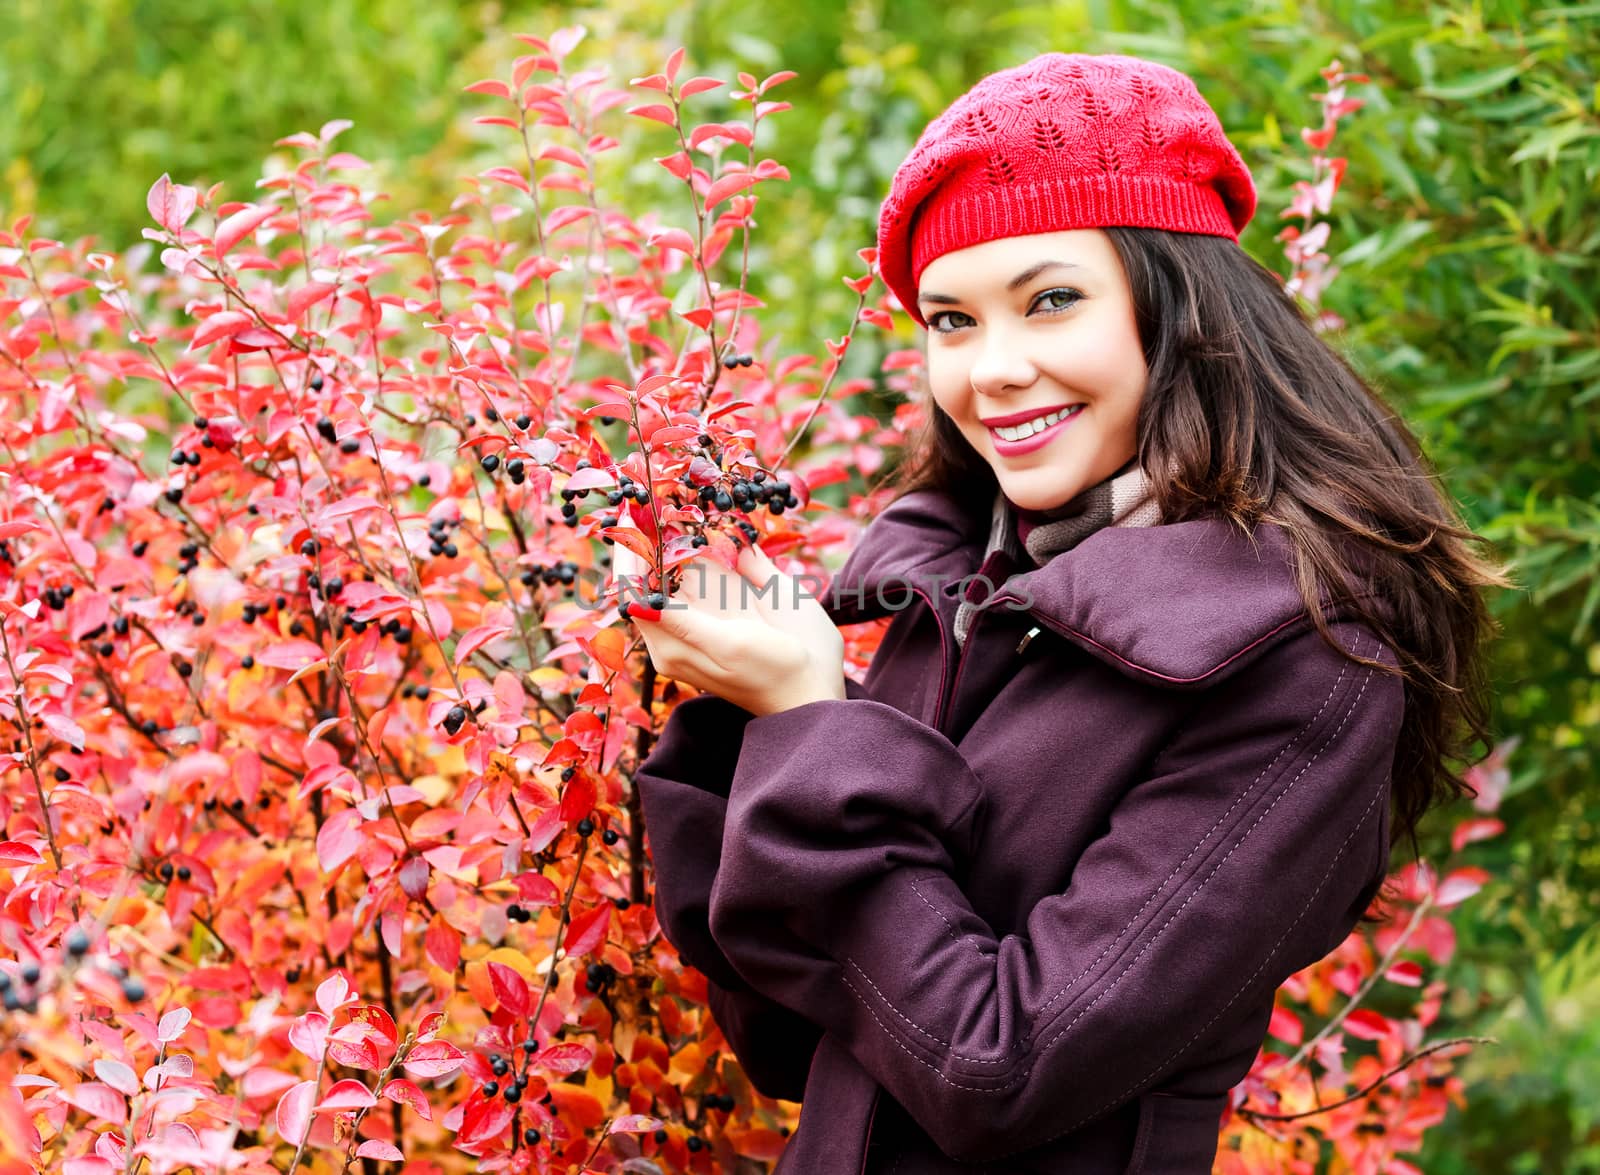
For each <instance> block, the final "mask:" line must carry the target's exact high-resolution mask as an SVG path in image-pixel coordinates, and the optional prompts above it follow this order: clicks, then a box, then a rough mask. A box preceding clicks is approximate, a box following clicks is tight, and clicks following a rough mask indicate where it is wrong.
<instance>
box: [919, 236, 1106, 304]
mask: <svg viewBox="0 0 1600 1175" xmlns="http://www.w3.org/2000/svg"><path fill="white" fill-rule="evenodd" d="M1119 268H1120V267H1119V264H1118V260H1117V255H1116V250H1115V248H1113V246H1112V244H1111V239H1110V238H1109V237H1108V236H1106V234H1105V233H1104V232H1102V231H1101V230H1099V229H1070V230H1064V231H1061V232H1050V233H1031V234H1027V235H1020V236H1011V237H997V238H996V239H994V240H992V241H983V242H981V243H979V244H976V245H969V246H968V247H966V248H964V249H956V250H952V251H951V252H949V253H944V254H941V255H940V256H938V257H936V258H934V259H933V260H932V261H930V262H929V263H928V266H927V268H926V269H924V270H923V271H922V275H921V278H920V279H919V281H918V283H917V289H918V295H919V297H924V298H925V297H927V296H928V295H929V294H952V293H954V292H955V291H956V289H957V288H959V289H962V290H973V291H976V290H980V289H982V290H989V289H993V290H995V291H996V292H999V293H1006V292H1009V291H1010V289H1011V288H1013V287H1015V286H1019V285H1022V284H1026V283H1027V282H1028V281H1030V280H1032V279H1033V278H1035V277H1044V276H1046V275H1049V276H1055V275H1056V274H1057V273H1059V274H1060V275H1062V276H1063V277H1066V276H1068V275H1071V276H1072V277H1073V278H1076V279H1082V280H1090V279H1093V278H1096V277H1107V276H1110V275H1111V273H1112V272H1114V271H1117V270H1118V269H1119Z"/></svg>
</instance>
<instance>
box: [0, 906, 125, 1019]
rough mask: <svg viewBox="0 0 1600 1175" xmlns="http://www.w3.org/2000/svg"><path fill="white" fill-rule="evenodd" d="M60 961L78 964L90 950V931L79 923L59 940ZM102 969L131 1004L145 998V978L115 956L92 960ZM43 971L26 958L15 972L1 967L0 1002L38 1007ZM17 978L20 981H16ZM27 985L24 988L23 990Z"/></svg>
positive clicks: (14, 1007)
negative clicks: (134, 973)
mask: <svg viewBox="0 0 1600 1175" xmlns="http://www.w3.org/2000/svg"><path fill="white" fill-rule="evenodd" d="M61 946H62V949H63V955H64V957H63V959H62V962H63V963H64V964H67V965H77V964H78V963H80V962H81V961H82V960H83V958H84V956H85V955H87V954H88V953H89V934H88V932H87V931H85V930H84V929H83V927H81V926H73V927H72V928H71V929H69V930H68V931H67V933H66V935H65V936H64V937H63V938H62V940H61ZM91 962H92V963H93V964H94V965H95V966H98V967H99V968H100V969H101V970H103V971H104V972H106V974H108V975H110V976H111V977H112V978H113V979H116V980H117V981H118V983H119V984H120V986H121V988H122V997H123V998H124V999H125V1000H127V1001H128V1002H129V1003H131V1004H136V1003H139V1002H140V1001H141V1000H143V999H144V998H145V995H146V991H145V986H144V980H142V979H140V978H139V977H138V976H137V975H129V974H128V969H127V968H126V967H124V966H123V965H122V964H121V963H118V962H115V961H114V960H99V959H97V960H91ZM44 977H45V976H44V971H43V969H42V968H41V967H40V966H39V964H38V963H36V962H33V961H31V960H30V961H28V962H26V963H23V964H22V965H21V966H20V967H19V968H17V972H16V975H15V976H13V975H12V973H11V972H10V971H7V970H4V969H0V1006H3V1007H4V1008H5V1010H6V1011H8V1012H16V1011H22V1012H25V1013H27V1014H29V1015H32V1014H33V1013H35V1012H37V1011H38V1010H39V994H40V981H41V980H42V979H44ZM19 981H20V982H19ZM24 989H26V990H24Z"/></svg>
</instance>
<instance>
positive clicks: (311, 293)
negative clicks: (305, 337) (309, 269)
mask: <svg viewBox="0 0 1600 1175" xmlns="http://www.w3.org/2000/svg"><path fill="white" fill-rule="evenodd" d="M338 288H339V287H338V286H336V285H334V284H333V283H332V282H307V283H306V284H305V285H303V286H301V287H300V288H298V289H297V290H295V292H294V293H292V294H290V295H289V320H290V321H291V322H299V321H300V319H301V318H302V317H303V316H304V315H305V312H306V311H307V310H309V309H311V307H313V306H315V305H316V304H317V303H318V302H320V301H322V300H323V299H324V298H327V297H331V296H332V294H333V292H334V291H335V290H337V289H338Z"/></svg>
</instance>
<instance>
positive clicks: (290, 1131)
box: [277, 1081, 317, 1146]
mask: <svg viewBox="0 0 1600 1175" xmlns="http://www.w3.org/2000/svg"><path fill="white" fill-rule="evenodd" d="M316 1097H317V1083H316V1082H315V1081H302V1082H300V1083H299V1084H298V1085H295V1086H292V1087H291V1088H290V1089H289V1091H288V1092H287V1093H285V1094H284V1095H283V1096H282V1097H281V1098H279V1099H278V1113H277V1120H278V1137H280V1138H282V1139H283V1140H284V1141H285V1142H288V1143H292V1144H294V1145H296V1146H298V1145H299V1143H300V1140H301V1139H302V1138H304V1137H305V1136H306V1127H307V1126H309V1125H310V1124H311V1105H312V1103H313V1102H314V1101H315V1100H316Z"/></svg>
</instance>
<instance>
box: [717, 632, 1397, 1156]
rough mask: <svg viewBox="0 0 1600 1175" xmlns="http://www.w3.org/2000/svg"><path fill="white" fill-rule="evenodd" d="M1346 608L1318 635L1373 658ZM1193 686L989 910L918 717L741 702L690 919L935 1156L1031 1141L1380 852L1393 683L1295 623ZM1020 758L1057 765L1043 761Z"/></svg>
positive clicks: (1242, 972) (1077, 1122) (1267, 973)
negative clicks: (1129, 778) (1261, 649)
mask: <svg viewBox="0 0 1600 1175" xmlns="http://www.w3.org/2000/svg"><path fill="white" fill-rule="evenodd" d="M1339 631H1340V629H1339V628H1338V627H1336V628H1335V632H1336V633H1337V632H1339ZM1354 631H1356V632H1359V633H1361V634H1362V635H1363V638H1364V639H1357V640H1356V641H1354V642H1352V641H1351V640H1349V639H1348V638H1347V639H1345V642H1344V643H1345V644H1346V647H1350V648H1352V650H1353V651H1354V652H1356V653H1358V654H1360V655H1364V656H1367V657H1369V658H1373V657H1376V658H1378V659H1380V660H1382V661H1383V662H1384V663H1386V664H1391V665H1392V664H1394V656H1393V654H1392V653H1391V652H1389V651H1388V650H1387V649H1384V650H1382V651H1381V652H1379V649H1380V646H1379V645H1378V642H1377V641H1376V640H1375V639H1374V638H1372V637H1371V636H1370V634H1366V632H1365V630H1362V629H1357V630H1354ZM1212 692H1213V694H1214V697H1213V699H1211V704H1210V705H1207V706H1205V707H1203V708H1202V709H1201V710H1200V711H1199V716H1198V717H1196V718H1195V719H1194V720H1193V721H1192V722H1191V723H1190V725H1188V727H1187V728H1186V729H1185V730H1184V731H1182V732H1180V733H1179V734H1178V735H1177V736H1176V737H1175V739H1174V740H1173V742H1172V744H1171V745H1170V746H1168V747H1167V749H1166V750H1165V751H1164V753H1163V754H1162V755H1161V756H1160V757H1159V758H1158V760H1157V764H1156V767H1155V768H1153V769H1152V770H1151V771H1150V772H1149V773H1148V774H1147V775H1146V776H1145V777H1143V778H1141V779H1140V780H1139V781H1138V782H1136V783H1135V784H1134V785H1133V786H1131V787H1130V788H1128V789H1127V790H1126V791H1125V793H1124V795H1123V798H1122V799H1121V801H1120V802H1119V804H1118V806H1117V807H1116V808H1115V809H1114V811H1113V812H1112V814H1111V817H1110V821H1109V825H1108V828H1107V830H1106V831H1105V833H1104V835H1103V836H1101V837H1099V838H1098V839H1097V840H1095V841H1093V842H1092V843H1091V844H1090V845H1089V847H1088V848H1087V849H1086V850H1085V851H1084V852H1083V854H1082V855H1081V857H1080V858H1079V860H1078V862H1077V864H1076V866H1075V867H1074V869H1073V871H1072V874H1071V878H1070V882H1069V883H1068V885H1067V887H1066V889H1065V890H1063V891H1062V892H1058V893H1052V894H1049V895H1048V896H1046V897H1044V898H1042V899H1041V900H1039V901H1038V902H1037V903H1036V904H1035V905H1034V906H1033V908H1032V910H1031V912H1030V913H1029V915H1028V916H1027V919H1026V922H1025V925H1024V926H1023V927H1022V928H1021V929H1019V930H1018V932H1017V933H1014V934H1005V935H1000V934H997V933H996V932H995V931H994V930H993V929H991V927H990V926H989V925H987V924H986V923H985V921H984V920H983V919H982V918H981V917H979V916H978V914H977V913H975V912H974V910H973V906H972V903H971V902H970V901H969V899H968V898H967V896H966V894H965V893H964V892H963V891H962V889H961V888H960V886H959V885H958V882H957V878H959V877H962V876H964V875H965V873H966V870H967V867H968V865H969V864H970V858H971V850H972V845H973V843H974V838H975V835H976V830H977V828H978V826H979V823H980V821H981V818H982V808H983V788H982V786H981V784H980V782H979V780H978V778H977V777H976V776H975V775H974V773H973V771H972V770H971V768H970V767H969V766H968V764H967V763H966V761H965V760H964V759H963V757H962V755H961V753H960V751H959V750H958V749H957V748H956V747H955V746H953V745H952V744H951V743H950V742H949V741H948V740H947V739H946V738H944V737H943V736H942V735H941V734H939V733H938V732H937V731H935V730H933V729H931V728H929V727H928V726H926V725H923V724H922V723H920V722H918V721H917V720H915V719H913V718H911V717H908V716H907V715H906V714H904V713H901V712H900V711H898V710H896V709H894V708H893V707H891V706H887V705H884V704H882V703H880V702H876V701H870V700H868V701H851V700H844V701H835V700H828V701H819V702H813V703H810V704H809V705H806V706H801V707H798V708H796V709H793V710H789V711H785V712H783V713H779V714H772V715H767V716H763V717H761V718H758V719H755V720H754V721H752V722H751V723H750V725H749V726H748V728H747V729H746V731H745V738H744V742H743V746H742V749H741V752H740V756H739V763H738V767H737V769H736V771H735V774H734V779H733V785H732V790H731V795H730V799H729V803H728V816H727V829H726V836H725V838H724V841H723V847H722V865H721V869H720V870H719V871H718V873H717V877H716V881H715V883H714V885H713V888H712V892H711V910H710V927H711V931H712V933H713V935H714V936H715V938H716V940H717V942H718V943H719V944H720V945H721V947H722V948H723V950H724V951H725V952H726V957H727V958H728V959H729V960H731V962H732V964H733V966H734V967H735V969H736V970H737V971H738V972H739V973H740V974H741V975H743V976H744V977H745V978H746V979H747V980H748V981H749V982H750V984H751V985H752V986H753V987H755V988H756V989H757V990H759V991H761V992H763V993H765V994H767V995H769V996H771V997H772V998H773V999H775V1000H778V1001H779V1002H781V1003H782V1004H784V1005H786V1006H787V1007H789V1008H792V1009H795V1010H796V1011H799V1012H801V1013H803V1014H804V1015H806V1016H808V1017H810V1018H811V1019H813V1020H814V1021H816V1022H817V1023H818V1024H820V1025H821V1026H822V1027H823V1028H824V1029H826V1030H827V1031H828V1032H829V1033H831V1034H832V1035H833V1036H834V1037H835V1038H836V1039H838V1040H839V1041H840V1042H841V1044H843V1045H844V1046H845V1047H846V1048H848V1049H849V1050H850V1051H851V1052H852V1054H853V1055H854V1056H855V1057H856V1059H857V1060H858V1061H859V1062H860V1063H861V1065H862V1066H863V1068H865V1069H866V1070H867V1071H868V1072H869V1073H871V1074H872V1076H873V1078H874V1079H875V1080H876V1081H877V1082H878V1083H879V1084H880V1085H882V1086H883V1087H884V1088H885V1089H886V1090H887V1091H888V1092H889V1093H890V1094H891V1095H892V1096H893V1097H894V1098H895V1099H896V1100H897V1101H898V1102H899V1103H900V1104H901V1105H902V1106H903V1107H904V1108H905V1109H906V1111H907V1112H908V1113H909V1114H910V1115H911V1116H912V1117H913V1118H914V1119H915V1120H916V1121H917V1122H918V1123H919V1124H920V1125H921V1126H922V1127H923V1129H924V1130H926V1131H927V1132H928V1134H929V1136H930V1137H931V1138H932V1139H933V1140H934V1142H935V1143H936V1144H937V1145H938V1146H939V1147H940V1148H941V1149H942V1150H943V1151H944V1152H945V1153H946V1154H948V1155H949V1156H951V1157H952V1158H955V1159H958V1160H962V1161H967V1162H984V1161H994V1160H996V1159H1000V1158H1004V1157H1006V1156H1008V1155H1011V1154H1014V1153H1016V1152H1018V1151H1021V1150H1026V1149H1030V1148H1032V1147H1036V1146H1040V1145H1043V1144H1044V1143H1046V1142H1049V1141H1050V1140H1052V1139H1054V1138H1056V1137H1059V1136H1060V1135H1063V1134H1066V1133H1068V1132H1069V1131H1072V1130H1074V1129H1076V1128H1077V1127H1079V1126H1081V1125H1083V1124H1084V1123H1085V1122H1088V1121H1090V1120H1092V1119H1093V1118H1096V1117H1098V1116H1100V1115H1101V1114H1103V1113H1106V1112H1108V1111H1109V1110H1111V1109H1112V1108H1114V1107H1116V1106H1118V1105H1121V1104H1123V1103H1125V1102H1127V1101H1129V1100H1131V1099H1133V1098H1135V1097H1137V1096H1139V1095H1140V1094H1142V1093H1143V1092H1145V1091H1147V1090H1149V1089H1151V1088H1153V1087H1154V1086H1155V1085H1156V1084H1157V1083H1158V1082H1160V1081H1161V1080H1162V1079H1163V1078H1165V1077H1167V1076H1169V1075H1171V1074H1173V1073H1174V1072H1176V1071H1177V1070H1178V1069H1179V1068H1180V1066H1181V1064H1182V1063H1183V1062H1184V1060H1185V1058H1186V1056H1189V1055H1190V1054H1191V1053H1195V1052H1196V1051H1197V1046H1199V1048H1200V1049H1201V1050H1203V1048H1204V1047H1205V1045H1206V1044H1207V1043H1216V1041H1217V1039H1218V1038H1220V1037H1222V1036H1223V1035H1225V1034H1226V1033H1228V1032H1229V1031H1230V1030H1237V1029H1238V1027H1239V1026H1240V1023H1241V1022H1242V1021H1243V1022H1248V1020H1249V1017H1251V1016H1252V1015H1257V1014H1259V1010H1260V1007H1261V1003H1262V1001H1263V1000H1266V1001H1270V999H1271V996H1272V993H1273V991H1274V990H1275V989H1276V988H1277V986H1278V985H1279V984H1280V983H1281V982H1282V981H1283V980H1284V979H1285V978H1287V977H1288V976H1289V975H1291V974H1293V973H1294V972H1295V971H1297V970H1299V969H1301V968H1302V967H1305V966H1308V965H1310V964H1311V963H1312V962H1315V961H1316V960H1317V959H1320V958H1321V957H1322V956H1323V955H1325V954H1326V953H1327V952H1328V951H1329V950H1331V949H1332V948H1333V947H1334V946H1336V945H1337V944H1338V943H1339V942H1340V941H1342V939H1343V938H1344V936H1345V935H1346V934H1347V933H1348V932H1349V930H1350V929H1351V928H1352V926H1353V925H1354V924H1355V922H1356V920H1357V919H1358V918H1359V917H1360V915H1361V913H1362V911H1363V909H1364V908H1365V896H1367V895H1370V893H1371V888H1372V887H1371V882H1372V880H1373V878H1374V877H1375V876H1378V877H1381V875H1382V873H1383V872H1384V870H1385V869H1386V867H1387V846H1386V845H1383V844H1380V842H1381V841H1382V840H1384V834H1383V827H1384V825H1385V823H1386V821H1385V820H1384V819H1383V817H1382V811H1383V806H1384V804H1385V802H1386V797H1387V795H1388V781H1389V774H1390V769H1391V765H1392V762H1393V757H1394V750H1395V741H1396V737H1397V735H1398V731H1399V725H1400V719H1401V715H1402V711H1403V706H1404V693H1403V685H1402V683H1400V682H1399V681H1398V680H1397V679H1396V678H1393V677H1390V676H1387V675H1385V674H1382V673H1379V672H1376V671H1374V670H1371V669H1368V668H1365V667H1362V666H1357V665H1354V664H1352V663H1351V662H1349V661H1348V660H1345V659H1344V658H1341V657H1339V656H1338V655H1337V654H1336V653H1334V652H1333V651H1332V650H1331V649H1328V648H1327V646H1326V645H1325V644H1323V643H1322V641H1321V639H1320V638H1319V637H1318V636H1317V634H1316V633H1315V631H1314V630H1309V629H1308V630H1307V632H1306V633H1305V635H1303V636H1300V637H1292V638H1289V639H1287V640H1286V641H1285V642H1284V643H1283V644H1280V645H1279V646H1277V647H1276V648H1275V649H1273V650H1271V651H1269V652H1267V653H1265V654H1263V655H1262V656H1261V657H1260V658H1259V659H1258V660H1257V661H1256V662H1254V663H1253V664H1252V665H1250V666H1247V667H1245V668H1243V669H1241V670H1239V671H1238V672H1237V673H1235V674H1234V675H1233V676H1232V677H1231V678H1229V679H1228V680H1227V681H1225V682H1223V683H1220V684H1219V685H1217V686H1213V687H1212ZM1036 786H1038V787H1039V788H1070V787H1073V786H1074V780H1073V777H1072V766H1071V763H1070V761H1067V762H1063V764H1062V767H1061V772H1060V775H1059V776H1058V777H1056V778H1051V779H1041V780H1038V781H1036Z"/></svg>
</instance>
